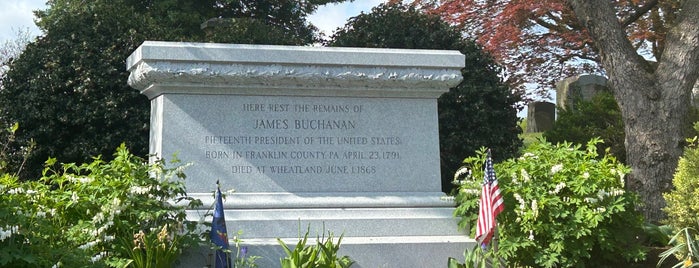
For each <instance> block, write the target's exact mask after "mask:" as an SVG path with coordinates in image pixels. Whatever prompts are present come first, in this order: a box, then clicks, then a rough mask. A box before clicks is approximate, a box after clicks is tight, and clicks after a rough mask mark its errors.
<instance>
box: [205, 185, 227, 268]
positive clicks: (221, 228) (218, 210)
mask: <svg viewBox="0 0 699 268" xmlns="http://www.w3.org/2000/svg"><path fill="white" fill-rule="evenodd" d="M216 184H217V187H216V200H215V201H214V202H215V204H214V219H213V221H212V222H211V233H210V234H209V235H210V236H211V242H212V243H214V245H216V246H219V247H220V249H217V250H216V257H215V258H216V262H215V263H216V266H214V267H216V268H230V265H229V264H230V261H229V258H228V252H226V251H227V250H228V248H229V246H228V234H227V231H226V219H225V217H224V215H223V199H221V188H220V187H218V183H216Z"/></svg>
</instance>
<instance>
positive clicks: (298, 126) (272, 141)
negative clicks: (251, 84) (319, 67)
mask: <svg viewBox="0 0 699 268" xmlns="http://www.w3.org/2000/svg"><path fill="white" fill-rule="evenodd" d="M234 109H237V111H236V112H237V114H238V115H239V116H240V120H242V121H241V122H242V127H240V129H236V131H235V133H216V135H205V136H203V137H202V138H201V141H202V142H203V143H204V145H205V146H203V148H205V150H204V152H203V153H204V157H205V158H206V159H208V160H210V161H220V162H223V163H227V164H228V166H229V169H230V173H229V174H234V175H235V174H242V175H244V174H253V173H255V174H268V175H274V174H277V175H284V174H311V175H312V174H319V175H335V176H343V175H347V176H350V175H362V174H364V175H368V174H375V173H377V172H379V171H380V169H381V168H382V167H383V166H386V165H382V164H384V163H387V162H386V161H398V160H400V159H401V152H402V151H403V147H404V145H405V140H404V138H403V137H400V136H398V135H391V134H387V135H376V133H379V134H381V133H382V131H381V130H376V129H365V128H368V127H366V125H369V124H366V122H365V121H366V120H370V119H367V117H366V116H365V115H364V114H363V113H365V107H364V105H363V104H351V105H350V104H315V103H307V104H306V103H304V104H298V103H294V104H291V103H245V104H242V105H240V106H239V107H234ZM366 133H373V134H371V135H368V134H366ZM389 166H390V165H389Z"/></svg>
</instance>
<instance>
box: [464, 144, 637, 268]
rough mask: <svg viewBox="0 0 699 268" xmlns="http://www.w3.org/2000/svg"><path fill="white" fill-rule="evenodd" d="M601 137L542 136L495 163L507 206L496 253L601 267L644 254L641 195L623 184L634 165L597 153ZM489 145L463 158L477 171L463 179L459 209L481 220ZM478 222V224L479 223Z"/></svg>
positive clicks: (536, 262)
mask: <svg viewBox="0 0 699 268" xmlns="http://www.w3.org/2000/svg"><path fill="white" fill-rule="evenodd" d="M599 142H600V141H599V140H598V139H593V140H591V141H589V142H588V143H587V146H586V148H585V149H581V146H580V145H575V146H573V145H571V144H570V143H563V144H557V145H552V144H551V143H548V142H546V141H541V142H539V143H535V144H532V145H530V147H528V148H526V149H525V153H524V154H523V156H521V157H519V158H516V159H510V160H507V161H505V162H503V163H499V164H496V165H495V170H496V173H497V175H498V183H499V185H500V189H501V191H502V194H503V197H504V200H505V210H504V211H503V212H502V213H501V214H500V215H499V216H498V224H499V227H498V230H499V234H500V240H499V249H498V252H497V255H498V256H499V257H501V258H503V259H505V260H506V261H507V262H508V263H509V264H511V265H517V266H534V267H572V266H576V267H600V266H604V265H613V264H618V263H623V262H624V261H638V260H640V259H642V258H644V252H643V249H642V247H641V246H640V243H639V242H638V241H637V240H636V236H637V235H639V234H640V233H641V232H642V226H643V220H642V217H641V216H640V214H639V213H638V212H637V211H635V205H636V200H637V197H636V196H635V195H634V194H633V193H630V192H626V191H624V176H625V175H626V174H628V173H629V172H630V169H629V168H628V167H626V166H624V165H623V164H620V163H619V162H618V161H617V160H616V159H615V158H614V157H613V156H611V155H604V156H600V155H598V154H597V147H596V146H597V145H598V143H599ZM484 160H485V149H481V150H480V151H479V152H478V157H470V158H467V159H466V160H465V161H464V162H465V164H466V166H467V167H468V168H470V170H472V172H471V173H468V172H462V173H464V174H471V176H466V179H464V180H462V181H461V182H460V184H461V186H460V189H459V194H458V195H457V197H456V201H457V202H458V204H459V206H458V208H457V210H456V212H455V213H456V215H457V216H460V217H462V220H461V222H460V224H459V225H460V226H461V227H462V228H472V227H475V219H476V217H477V216H474V215H477V214H478V212H477V210H478V204H477V202H478V201H477V200H478V198H479V193H480V183H481V181H482V179H481V178H482V177H483V171H482V167H483V162H484ZM473 229H475V228H473Z"/></svg>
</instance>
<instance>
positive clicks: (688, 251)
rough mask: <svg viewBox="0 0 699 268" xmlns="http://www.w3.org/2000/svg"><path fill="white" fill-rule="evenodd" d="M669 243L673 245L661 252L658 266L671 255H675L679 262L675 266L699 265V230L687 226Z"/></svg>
mask: <svg viewBox="0 0 699 268" xmlns="http://www.w3.org/2000/svg"><path fill="white" fill-rule="evenodd" d="M698 223H699V222H698ZM669 244H670V245H671V246H672V247H671V248H669V249H668V250H666V251H663V253H660V260H659V261H658V267H660V265H661V264H662V263H663V262H665V260H667V258H668V257H670V256H673V255H674V256H675V257H677V259H678V260H679V263H677V264H675V266H673V267H680V266H682V267H699V263H697V262H698V261H699V230H698V229H696V228H692V227H685V228H683V229H682V230H680V231H679V232H677V234H675V235H674V236H673V237H672V239H670V242H669Z"/></svg>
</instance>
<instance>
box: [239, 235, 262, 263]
mask: <svg viewBox="0 0 699 268" xmlns="http://www.w3.org/2000/svg"><path fill="white" fill-rule="evenodd" d="M242 234H243V231H242V230H238V235H236V236H234V237H233V242H234V243H235V244H234V246H235V249H236V250H235V257H234V259H233V267H234V268H255V267H257V263H255V262H256V261H257V260H258V259H259V258H261V257H260V256H253V255H248V247H247V246H243V245H242V243H243V240H242V239H240V236H241V235H242Z"/></svg>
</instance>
